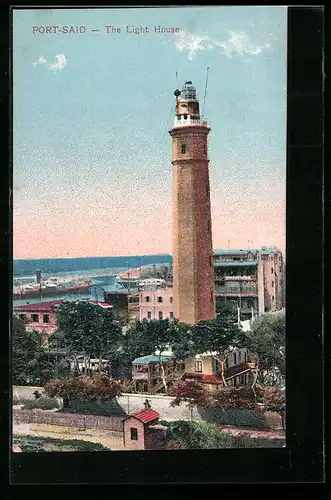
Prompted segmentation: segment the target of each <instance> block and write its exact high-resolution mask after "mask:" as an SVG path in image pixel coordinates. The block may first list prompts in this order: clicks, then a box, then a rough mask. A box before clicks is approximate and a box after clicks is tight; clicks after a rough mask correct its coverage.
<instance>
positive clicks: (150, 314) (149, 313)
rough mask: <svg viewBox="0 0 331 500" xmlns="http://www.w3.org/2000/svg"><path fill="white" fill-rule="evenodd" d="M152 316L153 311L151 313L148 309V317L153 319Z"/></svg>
mask: <svg viewBox="0 0 331 500" xmlns="http://www.w3.org/2000/svg"><path fill="white" fill-rule="evenodd" d="M151 317H152V313H151V311H148V313H147V319H151Z"/></svg>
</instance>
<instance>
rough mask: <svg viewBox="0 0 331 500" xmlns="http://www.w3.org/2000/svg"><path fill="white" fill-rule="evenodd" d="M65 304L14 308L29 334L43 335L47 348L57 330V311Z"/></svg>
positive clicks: (58, 301) (54, 302)
mask: <svg viewBox="0 0 331 500" xmlns="http://www.w3.org/2000/svg"><path fill="white" fill-rule="evenodd" d="M62 302H64V301H63V300H53V301H49V302H39V303H37V304H25V305H20V306H14V308H13V311H14V314H16V315H17V316H19V317H20V318H21V319H23V320H24V322H25V328H26V331H28V332H33V331H34V332H38V333H40V334H41V341H42V344H43V345H44V346H45V347H46V346H47V345H48V339H49V337H50V336H51V335H52V333H54V332H55V331H56V329H57V322H56V310H57V308H58V307H59V306H60V305H61V304H62ZM88 302H90V303H91V304H97V305H98V306H100V307H102V308H104V309H108V308H112V307H113V306H112V305H111V304H108V303H105V302H97V301H94V300H89V301H88Z"/></svg>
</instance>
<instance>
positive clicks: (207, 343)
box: [191, 308, 244, 385]
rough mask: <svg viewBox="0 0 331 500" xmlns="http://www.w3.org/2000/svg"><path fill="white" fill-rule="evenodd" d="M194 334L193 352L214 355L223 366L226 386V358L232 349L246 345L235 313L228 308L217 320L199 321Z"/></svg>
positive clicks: (193, 330) (223, 310)
mask: <svg viewBox="0 0 331 500" xmlns="http://www.w3.org/2000/svg"><path fill="white" fill-rule="evenodd" d="M192 333H193V335H192V337H193V338H192V340H193V347H192V348H191V351H193V352H194V353H195V354H202V353H205V352H210V353H212V356H213V357H214V358H215V359H216V360H217V361H218V362H219V363H220V365H221V376H222V381H223V384H224V385H226V382H225V377H224V364H225V361H226V356H227V354H228V352H229V351H230V350H231V349H232V348H234V347H243V343H244V333H243V332H242V330H240V329H239V328H238V326H237V325H236V322H235V319H234V316H233V312H232V311H231V310H230V309H228V308H223V309H220V310H219V312H218V314H217V316H216V318H215V319H213V320H209V321H199V323H197V324H196V325H195V327H193V329H192Z"/></svg>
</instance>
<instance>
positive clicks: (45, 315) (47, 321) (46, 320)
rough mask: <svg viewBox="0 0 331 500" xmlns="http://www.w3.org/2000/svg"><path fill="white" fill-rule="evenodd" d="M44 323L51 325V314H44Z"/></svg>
mask: <svg viewBox="0 0 331 500" xmlns="http://www.w3.org/2000/svg"><path fill="white" fill-rule="evenodd" d="M43 322H44V323H49V314H44V317H43Z"/></svg>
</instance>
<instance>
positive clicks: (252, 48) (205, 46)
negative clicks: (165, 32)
mask: <svg viewBox="0 0 331 500" xmlns="http://www.w3.org/2000/svg"><path fill="white" fill-rule="evenodd" d="M176 36H177V40H176V43H175V44H176V48H177V49H178V50H179V51H180V52H183V51H185V50H187V51H188V58H189V59H190V60H192V59H193V58H194V56H195V54H196V53H197V51H198V50H212V49H214V48H218V49H219V50H220V52H221V55H224V56H225V57H227V58H228V59H232V56H233V55H234V54H238V55H240V56H243V55H246V56H257V55H258V54H260V53H261V52H262V50H264V49H270V48H271V44H270V43H265V44H262V45H258V44H253V43H252V42H251V41H250V38H249V36H248V34H247V33H245V32H244V31H230V32H229V39H228V40H226V41H219V40H215V39H213V38H210V37H209V36H208V35H200V36H199V35H193V34H192V33H186V32H185V31H180V32H179V33H178V34H177V35H176Z"/></svg>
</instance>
